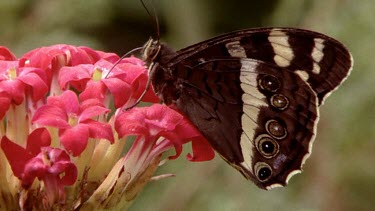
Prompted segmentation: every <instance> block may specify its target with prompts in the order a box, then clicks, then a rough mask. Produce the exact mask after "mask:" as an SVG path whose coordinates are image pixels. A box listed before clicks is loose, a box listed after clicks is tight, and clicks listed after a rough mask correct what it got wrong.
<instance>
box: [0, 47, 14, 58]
mask: <svg viewBox="0 0 375 211" xmlns="http://www.w3.org/2000/svg"><path fill="white" fill-rule="evenodd" d="M0 60H8V61H15V60H17V57H16V56H15V55H14V54H13V53H12V52H11V51H10V50H9V49H8V48H6V47H4V46H0Z"/></svg>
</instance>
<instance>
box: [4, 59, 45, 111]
mask: <svg viewBox="0 0 375 211" xmlns="http://www.w3.org/2000/svg"><path fill="white" fill-rule="evenodd" d="M0 90H2V91H4V92H6V93H8V94H9V97H11V100H12V102H13V103H15V104H16V105H19V104H21V103H22V102H23V100H24V98H25V95H26V94H27V93H29V92H30V95H31V96H32V99H33V100H34V101H38V100H40V99H41V98H42V97H44V96H45V95H46V94H47V92H48V86H47V84H46V78H45V74H44V72H43V71H42V70H41V69H39V68H19V67H18V61H0Z"/></svg>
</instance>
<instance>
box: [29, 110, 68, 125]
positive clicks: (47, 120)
mask: <svg viewBox="0 0 375 211" xmlns="http://www.w3.org/2000/svg"><path fill="white" fill-rule="evenodd" d="M68 118H69V117H68V115H67V114H66V112H65V110H63V109H62V108H60V107H57V106H50V105H44V106H42V107H40V108H38V110H36V112H35V114H34V116H33V119H32V122H33V123H37V124H40V125H43V126H51V127H56V128H69V127H70V125H69V123H68Z"/></svg>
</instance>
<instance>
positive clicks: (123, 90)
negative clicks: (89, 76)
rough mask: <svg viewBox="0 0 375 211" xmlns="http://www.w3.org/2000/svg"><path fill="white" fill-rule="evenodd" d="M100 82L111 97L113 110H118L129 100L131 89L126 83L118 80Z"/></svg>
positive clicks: (111, 79)
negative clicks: (113, 105)
mask: <svg viewBox="0 0 375 211" xmlns="http://www.w3.org/2000/svg"><path fill="white" fill-rule="evenodd" d="M102 82H103V83H104V84H105V85H106V87H107V88H108V89H109V91H110V92H111V94H112V95H113V98H114V101H115V108H120V107H121V106H123V105H124V104H125V103H126V102H127V101H128V100H129V98H130V95H131V87H130V85H129V84H128V83H126V82H125V81H123V80H120V79H118V78H108V79H103V80H102Z"/></svg>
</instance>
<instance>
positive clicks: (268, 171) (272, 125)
mask: <svg viewBox="0 0 375 211" xmlns="http://www.w3.org/2000/svg"><path fill="white" fill-rule="evenodd" d="M258 85H259V88H260V89H262V90H263V91H267V92H270V93H272V95H271V97H270V99H269V102H270V104H271V106H272V107H274V108H276V109H278V110H280V111H283V110H285V109H287V108H288V106H289V100H288V98H287V97H285V96H284V95H283V94H280V93H278V91H279V90H280V88H281V83H280V81H279V80H278V79H277V78H276V77H275V76H272V75H264V76H262V77H261V78H260V79H259V80H258ZM265 128H266V131H267V133H266V134H260V135H259V136H258V137H257V138H256V139H255V145H256V148H257V150H258V152H259V153H260V154H261V155H263V156H264V157H265V158H266V159H270V158H273V157H275V156H276V155H277V154H278V153H279V151H280V146H279V144H278V142H277V141H276V140H278V141H280V140H282V139H284V138H285V137H286V136H287V130H286V128H285V127H284V126H283V124H282V123H280V122H279V121H278V120H275V119H270V120H268V121H267V122H266V125H265ZM254 169H255V172H256V176H257V177H258V179H259V181H261V182H265V181H267V180H268V179H269V178H270V177H271V175H272V168H271V167H270V166H269V165H268V164H267V163H265V162H258V163H256V164H255V166H254Z"/></svg>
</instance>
